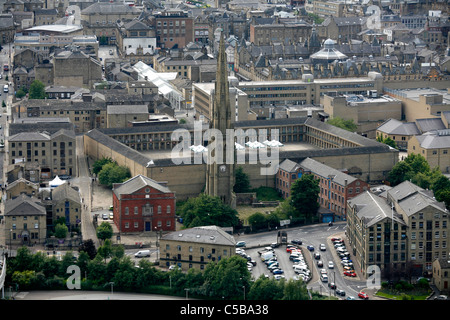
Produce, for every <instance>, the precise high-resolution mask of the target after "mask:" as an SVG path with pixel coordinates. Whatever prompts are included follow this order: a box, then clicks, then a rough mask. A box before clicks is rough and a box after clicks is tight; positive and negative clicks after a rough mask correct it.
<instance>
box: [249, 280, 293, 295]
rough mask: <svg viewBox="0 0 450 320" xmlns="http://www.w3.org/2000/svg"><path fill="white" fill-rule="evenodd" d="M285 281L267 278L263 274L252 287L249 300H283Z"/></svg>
mask: <svg viewBox="0 0 450 320" xmlns="http://www.w3.org/2000/svg"><path fill="white" fill-rule="evenodd" d="M284 284H285V282H284V281H277V280H275V279H274V278H266V277H265V276H264V275H261V276H260V277H259V278H258V279H257V280H256V281H255V282H253V284H252V285H251V287H250V290H249V292H248V299H249V300H281V298H282V297H283V288H284Z"/></svg>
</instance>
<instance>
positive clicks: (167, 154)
mask: <svg viewBox="0 0 450 320" xmlns="http://www.w3.org/2000/svg"><path fill="white" fill-rule="evenodd" d="M269 149H270V148H269ZM278 150H279V152H282V151H283V152H288V151H306V150H321V148H319V147H317V146H315V145H312V144H310V143H308V142H289V143H284V146H282V147H279V148H278ZM246 151H247V153H249V154H250V153H255V152H256V153H257V152H258V149H249V148H247V147H246ZM139 152H140V153H141V154H142V155H143V156H144V157H147V158H149V159H151V160H161V159H169V160H170V159H172V148H171V149H167V150H149V151H139ZM269 154H270V153H269ZM174 156H176V155H174ZM191 156H194V152H193V151H191ZM224 157H225V156H224ZM175 158H177V159H180V158H183V157H182V154H181V153H180V154H178V156H176V157H175Z"/></svg>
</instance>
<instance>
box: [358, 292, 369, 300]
mask: <svg viewBox="0 0 450 320" xmlns="http://www.w3.org/2000/svg"><path fill="white" fill-rule="evenodd" d="M358 297H360V298H361V299H364V300H368V299H369V296H368V295H367V293H364V292H362V291H361V292H360V293H358Z"/></svg>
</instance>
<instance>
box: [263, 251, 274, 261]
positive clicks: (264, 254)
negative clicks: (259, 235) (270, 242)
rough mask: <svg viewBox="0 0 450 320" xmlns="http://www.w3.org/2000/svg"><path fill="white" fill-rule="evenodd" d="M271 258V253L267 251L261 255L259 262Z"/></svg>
mask: <svg viewBox="0 0 450 320" xmlns="http://www.w3.org/2000/svg"><path fill="white" fill-rule="evenodd" d="M271 258H273V252H272V251H268V252H264V253H262V254H261V260H262V261H266V260H269V259H271Z"/></svg>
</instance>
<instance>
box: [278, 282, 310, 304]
mask: <svg viewBox="0 0 450 320" xmlns="http://www.w3.org/2000/svg"><path fill="white" fill-rule="evenodd" d="M283 293H284V295H283V300H309V294H308V289H307V288H306V284H305V283H304V282H303V281H302V280H298V281H294V280H292V279H290V280H289V281H288V282H286V284H285V285H284V292H283Z"/></svg>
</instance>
